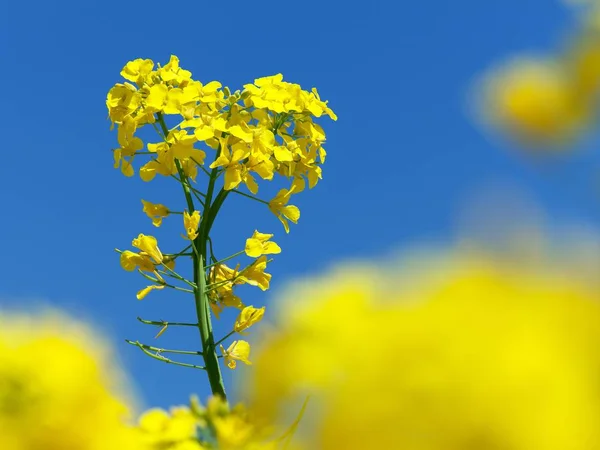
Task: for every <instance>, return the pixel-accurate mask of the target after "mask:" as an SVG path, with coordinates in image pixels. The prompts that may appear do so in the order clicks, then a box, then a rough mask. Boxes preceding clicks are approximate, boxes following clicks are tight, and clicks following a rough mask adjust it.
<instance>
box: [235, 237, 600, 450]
mask: <svg viewBox="0 0 600 450" xmlns="http://www.w3.org/2000/svg"><path fill="white" fill-rule="evenodd" d="M563 253H564V252H563ZM538 254H542V252H541V251H539V250H538V252H537V253H536V256H535V257H532V258H529V259H528V260H527V262H526V263H523V261H522V260H518V259H513V258H508V257H506V256H503V257H502V258H498V257H494V256H492V255H491V254H490V253H488V252H484V251H481V249H474V250H473V249H471V247H469V251H468V252H462V251H460V252H459V251H453V252H451V253H450V254H448V255H444V256H443V257H439V256H431V257H425V258H423V257H421V258H410V259H408V260H406V261H402V264H399V263H398V262H395V261H392V262H390V263H389V264H374V263H365V264H356V265H347V266H343V267H339V268H338V269H336V270H335V271H334V272H332V273H328V274H324V275H323V277H322V278H320V279H316V280H315V279H313V280H309V281H308V280H301V281H299V282H298V283H296V284H294V285H292V286H290V288H289V290H288V294H287V295H286V296H284V298H282V299H278V302H282V301H283V302H284V304H283V307H282V308H281V309H280V311H281V318H280V321H279V324H278V328H277V330H270V333H269V334H268V335H267V334H265V336H264V339H263V340H262V347H261V348H258V350H257V352H256V354H255V356H254V358H253V359H254V361H255V370H256V372H255V374H254V375H255V376H254V377H253V383H251V384H249V385H246V392H247V393H248V395H249V396H250V397H251V398H252V401H251V403H250V406H251V407H252V410H253V411H255V412H256V414H258V415H259V416H260V417H263V418H264V419H265V420H272V419H274V418H275V417H277V416H278V414H280V413H281V411H285V410H288V409H289V408H290V407H293V405H296V404H298V402H299V401H301V400H302V398H304V397H305V396H306V395H310V396H311V402H314V403H316V404H318V405H324V407H323V408H320V409H319V408H317V409H313V410H311V409H310V408H309V410H308V411H307V414H308V415H312V416H313V418H314V419H313V420H311V419H310V418H308V420H305V422H306V423H305V425H306V427H307V428H304V430H303V432H302V433H301V434H300V436H297V437H299V438H302V439H303V443H304V444H305V445H304V448H319V449H325V450H328V449H338V448H343V449H349V450H352V449H364V448H374V449H408V448H410V449H411V450H448V449H449V448H453V449H467V448H477V449H492V448H493V449H508V448H510V449H513V450H531V449H536V450H563V449H564V448H569V449H572V450H588V449H590V448H594V447H596V446H598V445H600V429H599V428H598V426H597V423H598V421H599V420H600V397H598V396H597V395H596V393H597V391H598V383H597V380H598V379H599V377H600V353H598V345H599V344H600V303H599V302H598V301H597V300H598V298H600V297H599V294H600V293H599V291H598V289H599V285H598V283H597V276H596V277H591V278H590V280H589V281H586V280H585V278H584V277H581V274H580V270H579V269H578V266H577V264H576V261H575V260H574V259H573V258H574V257H573V255H572V256H570V257H569V255H568V254H566V255H565V254H560V255H557V254H556V252H548V254H547V255H551V256H552V259H550V260H547V259H546V258H545V256H547V255H546V254H545V253H544V254H543V257H541V258H539V259H537V255H538ZM574 256H577V255H576V254H575V255H574ZM588 264H589V261H588ZM594 267H596V266H594ZM398 268H401V269H402V270H398ZM580 277H581V278H580ZM357 393H362V394H361V395H360V402H359V407H357V403H356V402H357V397H356V395H357ZM325 406H326V407H325ZM565 411H568V414H566V415H565ZM532 418H535V420H532ZM309 424H310V425H309ZM348 430H352V432H348ZM581 436H585V439H581Z"/></svg>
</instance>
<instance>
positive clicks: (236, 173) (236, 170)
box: [209, 143, 250, 191]
mask: <svg viewBox="0 0 600 450" xmlns="http://www.w3.org/2000/svg"><path fill="white" fill-rule="evenodd" d="M249 154H250V149H249V148H248V146H247V145H246V144H244V143H240V144H236V145H233V146H231V150H229V147H228V146H227V144H226V143H223V144H222V145H221V154H220V155H219V157H218V158H217V159H216V160H215V161H214V162H213V163H212V164H211V165H210V166H209V167H210V168H211V169H214V168H216V167H224V168H225V180H224V184H223V188H224V189H225V190H228V191H229V190H231V189H235V188H236V187H237V186H238V185H239V184H240V183H241V182H242V173H243V171H244V165H243V164H242V163H241V161H242V160H244V159H245V158H247V157H248V155H249Z"/></svg>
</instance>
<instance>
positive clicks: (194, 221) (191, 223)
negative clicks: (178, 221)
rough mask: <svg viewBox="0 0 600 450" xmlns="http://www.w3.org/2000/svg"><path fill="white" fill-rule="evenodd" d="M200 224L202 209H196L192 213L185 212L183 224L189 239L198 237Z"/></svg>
mask: <svg viewBox="0 0 600 450" xmlns="http://www.w3.org/2000/svg"><path fill="white" fill-rule="evenodd" d="M199 225H200V211H194V212H193V213H192V214H191V215H190V214H189V213H188V212H187V211H184V212H183V226H184V227H185V232H186V234H187V239H189V240H190V241H193V240H194V239H196V238H197V237H198V226H199Z"/></svg>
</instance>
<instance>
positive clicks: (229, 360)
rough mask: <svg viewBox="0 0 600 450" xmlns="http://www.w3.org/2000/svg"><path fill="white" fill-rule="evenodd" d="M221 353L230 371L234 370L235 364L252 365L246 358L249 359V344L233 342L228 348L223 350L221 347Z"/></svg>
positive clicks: (240, 341)
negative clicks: (239, 362) (238, 362)
mask: <svg viewBox="0 0 600 450" xmlns="http://www.w3.org/2000/svg"><path fill="white" fill-rule="evenodd" d="M220 348H221V353H222V354H223V357H224V358H225V364H227V367H229V368H230V369H235V368H236V365H237V364H236V362H237V361H241V362H243V363H244V364H248V365H249V364H252V363H251V362H250V361H249V360H248V358H249V357H250V344H248V342H246V341H242V340H239V341H233V342H232V343H231V345H230V346H229V348H228V349H227V350H225V348H224V347H223V346H222V345H221V346H220Z"/></svg>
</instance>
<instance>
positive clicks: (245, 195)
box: [230, 189, 269, 205]
mask: <svg viewBox="0 0 600 450" xmlns="http://www.w3.org/2000/svg"><path fill="white" fill-rule="evenodd" d="M230 192H235V193H236V194H240V195H243V196H244V197H248V198H251V199H252V200H255V201H257V202H260V203H264V204H265V205H269V202H267V201H265V200H261V199H260V198H258V197H254V196H253V195H250V194H246V193H245V192H242V191H238V190H237V189H232V190H231V191H230Z"/></svg>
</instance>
